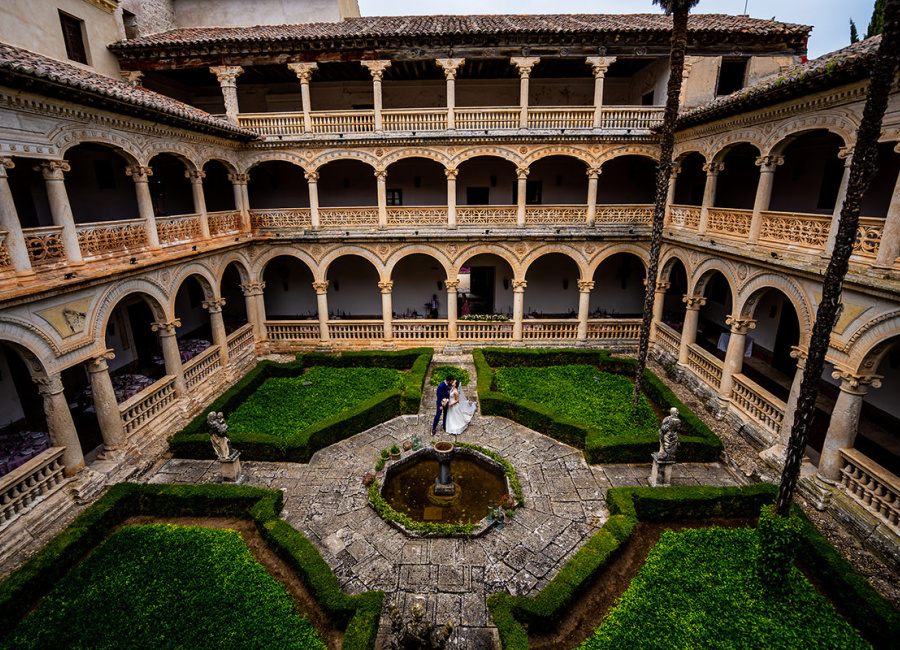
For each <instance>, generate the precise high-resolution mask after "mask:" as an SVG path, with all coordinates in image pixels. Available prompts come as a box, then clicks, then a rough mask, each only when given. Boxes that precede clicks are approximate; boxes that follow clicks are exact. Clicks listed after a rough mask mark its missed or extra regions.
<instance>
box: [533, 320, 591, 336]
mask: <svg viewBox="0 0 900 650" xmlns="http://www.w3.org/2000/svg"><path fill="white" fill-rule="evenodd" d="M588 331H590V325H588ZM522 338H523V339H525V340H526V341H544V340H547V341H555V340H560V339H570V340H573V341H574V340H575V339H576V338H578V321H577V320H551V319H547V318H528V319H525V320H524V321H522Z"/></svg>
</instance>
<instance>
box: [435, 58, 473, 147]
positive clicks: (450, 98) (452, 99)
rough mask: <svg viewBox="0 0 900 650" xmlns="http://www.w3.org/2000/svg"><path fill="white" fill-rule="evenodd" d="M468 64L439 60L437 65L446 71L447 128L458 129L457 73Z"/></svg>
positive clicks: (463, 60) (436, 61) (461, 60)
mask: <svg viewBox="0 0 900 650" xmlns="http://www.w3.org/2000/svg"><path fill="white" fill-rule="evenodd" d="M465 62H466V60H465V59H437V60H435V63H437V64H438V65H439V66H440V67H441V68H443V69H444V76H445V77H447V128H448V129H450V130H453V129H455V128H456V114H455V113H456V71H457V69H459V67H460V66H462V65H463V64H464V63H465Z"/></svg>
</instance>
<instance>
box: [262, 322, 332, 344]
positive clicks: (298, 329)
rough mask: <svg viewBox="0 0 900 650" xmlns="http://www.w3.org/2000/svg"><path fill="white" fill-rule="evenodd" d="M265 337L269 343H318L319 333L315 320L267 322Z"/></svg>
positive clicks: (317, 323)
mask: <svg viewBox="0 0 900 650" xmlns="http://www.w3.org/2000/svg"><path fill="white" fill-rule="evenodd" d="M266 336H267V337H268V339H269V340H270V341H318V340H319V338H320V336H321V333H320V331H319V321H317V320H267V321H266Z"/></svg>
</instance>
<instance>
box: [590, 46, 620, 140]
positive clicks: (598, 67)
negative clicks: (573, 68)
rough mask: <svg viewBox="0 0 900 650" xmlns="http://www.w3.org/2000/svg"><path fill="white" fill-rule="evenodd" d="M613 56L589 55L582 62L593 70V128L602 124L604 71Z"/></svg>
mask: <svg viewBox="0 0 900 650" xmlns="http://www.w3.org/2000/svg"><path fill="white" fill-rule="evenodd" d="M615 60H616V57H614V56H589V57H587V58H586V59H585V60H584V62H585V63H587V64H588V65H589V66H591V69H592V70H593V71H594V128H595V129H599V128H600V127H601V126H602V125H603V80H604V78H605V77H606V71H607V70H608V69H609V66H611V65H612V63H613V61H615Z"/></svg>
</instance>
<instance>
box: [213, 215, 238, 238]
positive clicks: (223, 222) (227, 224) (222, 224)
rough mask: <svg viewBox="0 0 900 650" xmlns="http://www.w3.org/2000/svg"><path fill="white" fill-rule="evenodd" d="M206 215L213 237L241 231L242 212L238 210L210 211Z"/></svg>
mask: <svg viewBox="0 0 900 650" xmlns="http://www.w3.org/2000/svg"><path fill="white" fill-rule="evenodd" d="M206 217H207V223H209V234H210V235H212V236H213V237H218V236H221V235H230V234H232V233H236V232H240V231H241V213H240V212H238V211H237V210H224V211H222V212H209V213H207V215H206Z"/></svg>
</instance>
